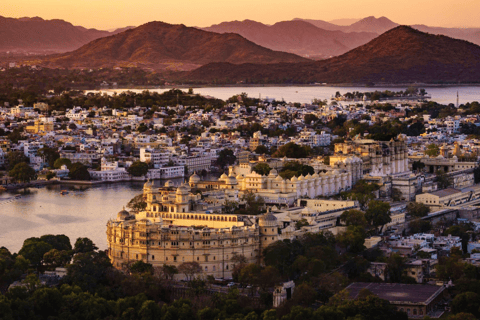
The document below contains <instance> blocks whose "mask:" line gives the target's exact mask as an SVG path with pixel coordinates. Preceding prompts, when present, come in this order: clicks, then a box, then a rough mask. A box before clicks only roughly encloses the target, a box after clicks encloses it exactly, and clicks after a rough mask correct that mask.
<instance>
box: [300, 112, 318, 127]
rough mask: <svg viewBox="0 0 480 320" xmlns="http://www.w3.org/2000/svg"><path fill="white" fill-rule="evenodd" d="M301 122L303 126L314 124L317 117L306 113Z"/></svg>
mask: <svg viewBox="0 0 480 320" xmlns="http://www.w3.org/2000/svg"><path fill="white" fill-rule="evenodd" d="M303 120H304V122H305V124H307V125H308V124H311V123H312V122H315V121H317V120H318V117H317V116H316V115H314V114H312V113H307V114H306V115H305V116H304V117H303Z"/></svg>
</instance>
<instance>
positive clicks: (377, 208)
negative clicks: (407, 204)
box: [365, 200, 392, 231]
mask: <svg viewBox="0 0 480 320" xmlns="http://www.w3.org/2000/svg"><path fill="white" fill-rule="evenodd" d="M365 218H366V219H367V221H368V223H369V224H370V225H372V226H373V227H375V228H378V227H380V229H379V230H378V231H381V230H382V228H383V226H384V225H386V224H387V223H389V222H391V221H392V219H391V218H390V205H389V204H388V203H386V202H383V201H377V200H372V201H370V202H369V203H368V209H367V211H365Z"/></svg>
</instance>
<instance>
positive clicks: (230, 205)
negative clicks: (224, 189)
mask: <svg viewBox="0 0 480 320" xmlns="http://www.w3.org/2000/svg"><path fill="white" fill-rule="evenodd" d="M237 208H238V202H236V201H230V200H225V204H224V205H223V207H222V212H224V213H227V214H233V213H234V212H235V210H237Z"/></svg>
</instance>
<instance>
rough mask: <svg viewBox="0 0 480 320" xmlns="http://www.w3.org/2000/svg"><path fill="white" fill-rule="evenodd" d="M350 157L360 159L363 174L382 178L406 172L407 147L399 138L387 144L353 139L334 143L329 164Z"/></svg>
mask: <svg viewBox="0 0 480 320" xmlns="http://www.w3.org/2000/svg"><path fill="white" fill-rule="evenodd" d="M352 155H355V156H357V157H359V158H361V159H362V163H363V174H370V175H371V176H384V175H392V174H397V173H402V172H405V171H408V152H407V146H406V144H405V141H403V140H402V139H401V138H400V139H397V140H394V139H392V140H390V141H388V142H384V141H375V140H370V139H354V140H347V141H345V142H344V143H336V144H335V154H334V155H333V156H331V157H330V162H334V163H335V162H336V161H341V160H343V159H346V158H348V157H351V156H352Z"/></svg>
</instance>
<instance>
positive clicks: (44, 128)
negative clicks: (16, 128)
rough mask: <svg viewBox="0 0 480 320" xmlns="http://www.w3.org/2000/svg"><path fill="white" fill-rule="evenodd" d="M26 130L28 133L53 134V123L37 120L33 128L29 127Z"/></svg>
mask: <svg viewBox="0 0 480 320" xmlns="http://www.w3.org/2000/svg"><path fill="white" fill-rule="evenodd" d="M25 130H26V131H27V132H28V133H34V134H38V133H41V132H51V131H53V122H41V121H38V120H36V121H35V123H34V124H33V126H27V127H26V128H25Z"/></svg>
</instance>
